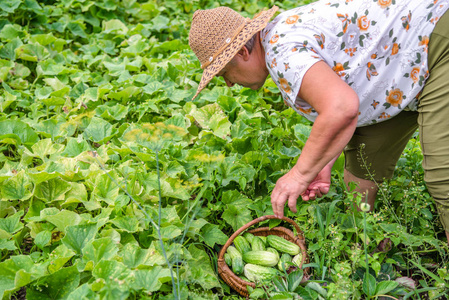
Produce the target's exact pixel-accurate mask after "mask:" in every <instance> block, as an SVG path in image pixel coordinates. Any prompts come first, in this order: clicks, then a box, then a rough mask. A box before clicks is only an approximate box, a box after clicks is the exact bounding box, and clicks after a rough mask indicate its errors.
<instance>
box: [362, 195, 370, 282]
mask: <svg viewBox="0 0 449 300" xmlns="http://www.w3.org/2000/svg"><path fill="white" fill-rule="evenodd" d="M367 202H368V194H367V195H366V197H365V203H367ZM366 227H367V225H366V211H364V212H363V234H364V236H365V241H364V243H363V244H364V245H363V248H365V261H366V275H365V276H366V278H367V280H368V275H369V265H368V249H367V245H366V241H367V237H366Z"/></svg>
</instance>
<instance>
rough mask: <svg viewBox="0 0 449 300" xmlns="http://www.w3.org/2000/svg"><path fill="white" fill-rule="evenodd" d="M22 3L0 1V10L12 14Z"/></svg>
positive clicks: (19, 1) (19, 0) (9, 0)
mask: <svg viewBox="0 0 449 300" xmlns="http://www.w3.org/2000/svg"><path fill="white" fill-rule="evenodd" d="M20 3H22V1H21V0H2V1H0V9H2V10H4V11H6V12H8V13H13V12H14V11H15V10H16V9H17V8H18V7H19V5H20Z"/></svg>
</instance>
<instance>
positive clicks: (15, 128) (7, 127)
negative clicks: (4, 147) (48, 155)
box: [0, 120, 39, 146]
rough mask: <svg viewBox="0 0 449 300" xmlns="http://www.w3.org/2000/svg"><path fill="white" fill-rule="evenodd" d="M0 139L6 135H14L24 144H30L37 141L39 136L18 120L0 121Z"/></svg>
mask: <svg viewBox="0 0 449 300" xmlns="http://www.w3.org/2000/svg"><path fill="white" fill-rule="evenodd" d="M0 133H1V134H0V141H1V140H2V139H4V138H5V137H6V136H7V135H8V137H9V135H12V136H15V137H17V138H18V140H19V141H20V142H21V143H23V144H24V145H26V146H32V145H34V144H35V143H37V142H38V141H39V137H38V135H37V134H36V132H34V130H33V129H31V127H30V126H29V125H28V124H26V123H24V122H22V121H19V120H5V121H0Z"/></svg>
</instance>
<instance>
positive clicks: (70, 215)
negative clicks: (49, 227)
mask: <svg viewBox="0 0 449 300" xmlns="http://www.w3.org/2000/svg"><path fill="white" fill-rule="evenodd" d="M44 219H45V220H47V221H48V222H50V223H52V224H53V225H55V226H56V228H58V229H59V230H60V231H62V232H64V233H65V232H66V228H67V226H73V225H78V224H79V223H80V222H81V220H82V219H81V217H80V216H79V215H78V214H77V213H76V212H74V211H70V210H62V211H60V212H58V213H56V214H54V215H50V216H46V217H45V218H44Z"/></svg>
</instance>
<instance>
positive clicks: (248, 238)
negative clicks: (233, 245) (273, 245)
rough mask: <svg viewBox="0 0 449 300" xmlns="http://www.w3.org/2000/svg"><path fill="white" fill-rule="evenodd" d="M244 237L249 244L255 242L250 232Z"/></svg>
mask: <svg viewBox="0 0 449 300" xmlns="http://www.w3.org/2000/svg"><path fill="white" fill-rule="evenodd" d="M243 237H244V238H245V239H246V240H247V241H248V243H250V244H251V243H252V242H253V238H254V234H252V233H250V232H245V233H244V234H243Z"/></svg>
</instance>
